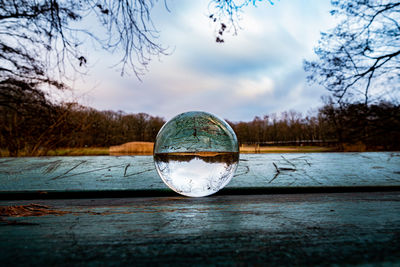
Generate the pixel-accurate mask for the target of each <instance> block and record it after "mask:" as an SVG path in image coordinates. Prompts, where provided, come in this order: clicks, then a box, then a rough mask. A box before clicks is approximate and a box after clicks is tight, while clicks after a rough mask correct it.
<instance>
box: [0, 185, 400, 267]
mask: <svg viewBox="0 0 400 267" xmlns="http://www.w3.org/2000/svg"><path fill="white" fill-rule="evenodd" d="M29 203H31V202H29V201H21V200H19V201H1V202H0V206H9V205H26V204H29ZM35 203H37V204H40V205H48V206H49V207H51V208H52V209H54V210H59V211H68V212H69V213H67V214H64V215H60V216H56V215H46V216H41V217H32V216H28V217H20V218H10V217H3V220H4V219H6V220H8V221H15V223H14V224H9V223H7V222H5V221H2V224H1V227H0V251H1V253H0V262H1V263H2V265H4V266H18V265H24V266H26V265H35V266H40V265H57V266H71V265H133V264H135V265H149V264H169V265H187V264H201V265H207V264H214V265H215V264H219V265H233V264H237V265H272V266H275V265H304V266H309V265H334V264H350V265H353V264H371V265H379V264H386V265H399V264H400V193H399V192H384V193H383V192H380V193H379V192H378V193H341V194H292V195H258V196H254V195H253V196H211V197H207V198H200V199H199V198H197V199H196V198H184V197H159V198H124V199H68V200H37V201H35Z"/></svg>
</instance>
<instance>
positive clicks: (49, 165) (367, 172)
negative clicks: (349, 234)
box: [0, 152, 400, 193]
mask: <svg viewBox="0 0 400 267" xmlns="http://www.w3.org/2000/svg"><path fill="white" fill-rule="evenodd" d="M278 170H279V171H278ZM399 185H400V153H399V152H379V153H311V154H301V153H293V154H243V155H241V156H240V164H239V168H238V170H237V173H236V175H235V177H234V178H233V179H232V181H231V182H230V183H229V184H228V186H227V188H244V187H247V188H249V187H250V188H265V187H270V188H271V187H313V186H314V187H315V186H317V187H324V186H399ZM149 189H161V190H163V189H164V190H165V189H168V188H167V187H166V186H165V185H164V183H163V182H162V181H161V179H160V178H159V177H158V175H157V173H156V171H155V168H154V163H153V158H152V157H151V156H99V157H41V158H0V193H2V192H3V193H4V192H18V191H23V192H29V191H46V192H51V191H87V190H95V191H96V190H149Z"/></svg>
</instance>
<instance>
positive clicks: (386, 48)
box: [304, 0, 400, 105]
mask: <svg viewBox="0 0 400 267" xmlns="http://www.w3.org/2000/svg"><path fill="white" fill-rule="evenodd" d="M332 5H333V6H334V9H333V10H332V11H331V13H332V14H333V15H334V16H337V18H339V19H341V22H340V23H339V24H338V25H337V26H336V27H335V28H334V29H332V30H330V31H328V32H325V33H322V34H321V38H320V41H319V44H318V46H317V47H316V49H315V53H316V54H317V56H318V60H316V61H305V63H304V66H305V70H306V71H308V72H310V75H309V79H310V80H312V81H314V82H318V83H320V84H321V85H323V86H325V87H326V88H327V89H328V90H329V91H331V92H332V93H333V96H334V97H335V98H336V100H337V102H338V103H343V102H354V101H355V102H359V101H362V102H363V103H364V104H365V105H367V104H370V103H372V102H378V101H381V100H382V99H385V98H386V99H389V100H393V99H390V98H394V99H395V98H396V97H397V96H398V93H399V88H400V85H399V81H400V2H399V1H398V0H332Z"/></svg>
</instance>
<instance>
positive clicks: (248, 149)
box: [240, 145, 336, 154]
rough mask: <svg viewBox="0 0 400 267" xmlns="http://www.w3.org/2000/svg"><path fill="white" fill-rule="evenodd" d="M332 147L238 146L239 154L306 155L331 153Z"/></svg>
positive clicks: (333, 149)
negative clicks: (308, 153) (309, 153)
mask: <svg viewBox="0 0 400 267" xmlns="http://www.w3.org/2000/svg"><path fill="white" fill-rule="evenodd" d="M332 151H336V148H334V147H321V146H261V147H260V146H249V145H242V146H240V153H244V154H246V153H291V152H293V153H299V152H300V153H307V152H332Z"/></svg>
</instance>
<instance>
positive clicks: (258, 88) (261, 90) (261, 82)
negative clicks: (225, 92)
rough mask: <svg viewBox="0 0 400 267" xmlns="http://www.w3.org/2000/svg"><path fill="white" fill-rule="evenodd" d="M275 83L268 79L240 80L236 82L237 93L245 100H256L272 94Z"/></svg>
mask: <svg viewBox="0 0 400 267" xmlns="http://www.w3.org/2000/svg"><path fill="white" fill-rule="evenodd" d="M273 90H274V81H273V80H272V79H270V78H268V77H262V78H261V79H257V80H250V79H240V80H238V81H236V90H235V93H236V94H237V95H238V96H239V97H243V98H244V99H255V98H257V97H260V96H263V95H265V94H269V95H270V94H272V92H273Z"/></svg>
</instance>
